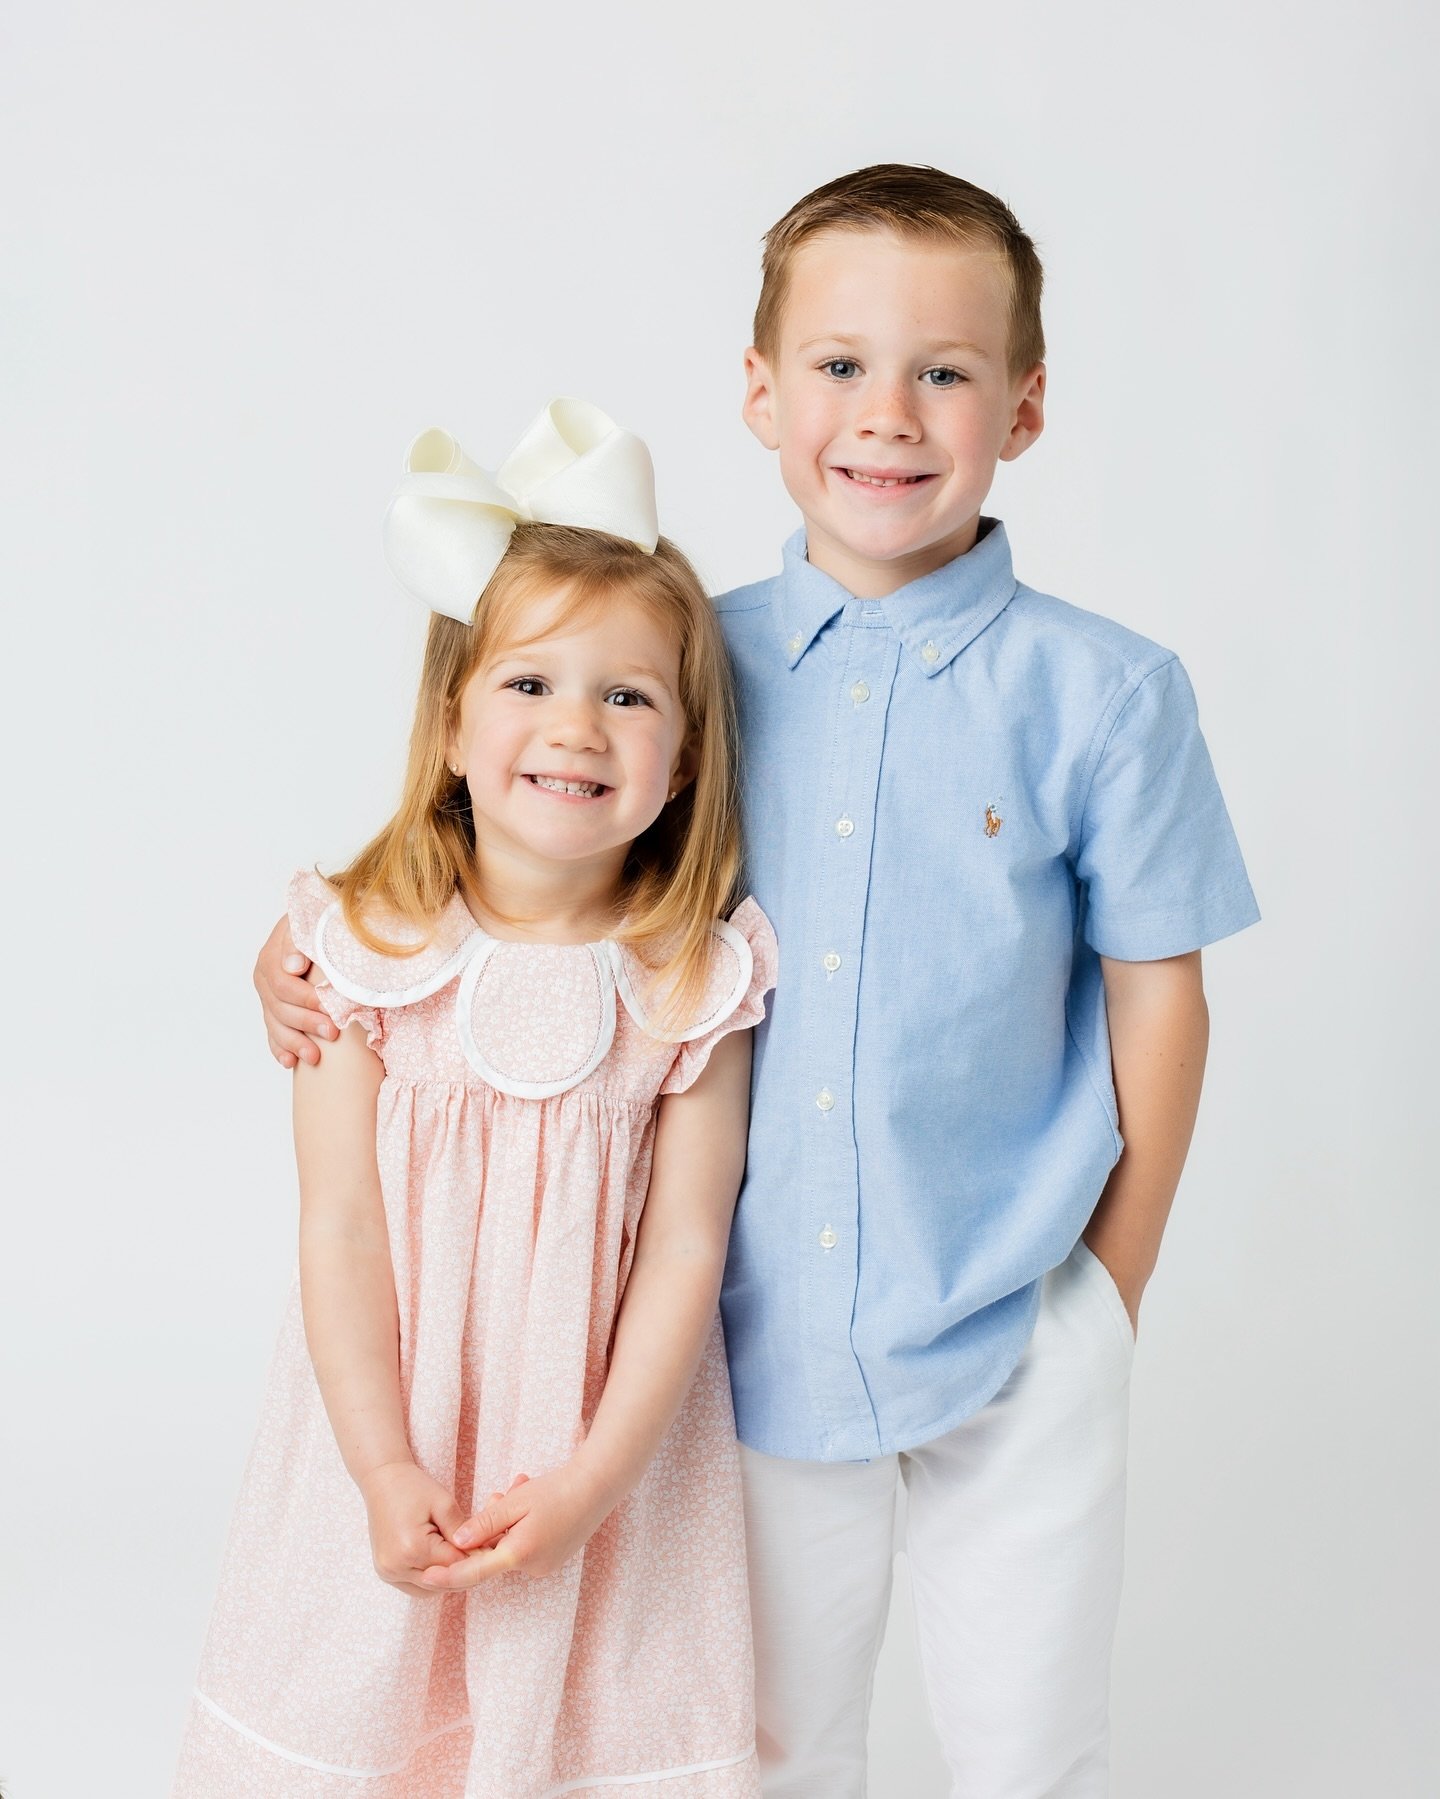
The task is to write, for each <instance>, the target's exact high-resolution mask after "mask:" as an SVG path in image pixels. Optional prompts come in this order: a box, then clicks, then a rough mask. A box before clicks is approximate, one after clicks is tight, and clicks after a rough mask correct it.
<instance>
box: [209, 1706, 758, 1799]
mask: <svg viewBox="0 0 1440 1799" xmlns="http://www.w3.org/2000/svg"><path fill="white" fill-rule="evenodd" d="M195 1697H196V1699H197V1700H198V1701H199V1702H200V1704H201V1705H203V1706H204V1707H205V1709H206V1711H208V1712H210V1713H211V1714H212V1715H213V1716H214V1717H216V1718H217V1719H218V1720H219V1721H220V1723H222V1724H225V1725H227V1726H228V1727H229V1728H230V1729H231V1730H233V1731H236V1732H238V1733H239V1735H241V1736H242V1737H248V1738H249V1739H250V1741H251V1742H252V1743H256V1744H258V1745H259V1747H260V1748H262V1749H268V1750H269V1751H270V1753H271V1754H272V1755H278V1756H280V1757H281V1759H282V1760H284V1761H287V1762H295V1763H296V1764H297V1765H298V1766H300V1767H302V1768H313V1769H314V1770H315V1771H316V1773H317V1774H338V1775H340V1777H341V1778H342V1779H345V1780H383V1779H384V1778H385V1776H386V1775H387V1774H403V1773H404V1772H405V1770H406V1768H407V1767H409V1765H410V1763H411V1762H412V1761H413V1760H414V1759H415V1756H416V1755H417V1754H418V1753H419V1751H420V1750H422V1749H424V1748H427V1747H428V1746H429V1745H430V1744H431V1743H433V1742H436V1741H438V1739H439V1738H441V1737H447V1736H449V1735H450V1734H451V1732H452V1731H456V1730H471V1729H473V1728H474V1725H473V1723H472V1721H471V1720H470V1719H469V1718H456V1719H455V1720H454V1722H453V1723H450V1724H442V1725H441V1726H440V1728H439V1729H438V1730H431V1731H428V1732H427V1733H426V1734H425V1735H424V1736H423V1737H420V1738H419V1739H417V1741H416V1743H415V1747H414V1748H413V1749H412V1750H411V1751H410V1753H409V1755H407V1756H406V1757H405V1759H404V1760H403V1761H398V1762H392V1763H391V1764H390V1765H389V1766H388V1767H385V1768H337V1767H336V1766H335V1764H334V1763H333V1762H322V1761H316V1760H315V1758H314V1756H311V1755H299V1754H297V1753H296V1751H295V1750H293V1749H285V1748H282V1747H281V1745H280V1744H279V1743H272V1742H271V1741H270V1739H269V1737H262V1736H261V1735H260V1733H259V1731H256V1730H251V1729H250V1727H249V1726H248V1725H246V1724H242V1723H241V1722H240V1720H239V1719H238V1718H232V1717H231V1716H230V1714H229V1712H227V1711H224V1710H222V1709H221V1707H220V1706H218V1705H216V1703H215V1701H214V1700H213V1699H211V1698H209V1697H208V1696H207V1695H206V1694H204V1693H202V1692H201V1691H200V1689H199V1687H196V1689H195ZM754 1753H755V1751H754V1748H753V1747H751V1748H748V1749H742V1750H741V1751H740V1753H739V1755H726V1756H722V1757H720V1758H719V1759H718V1760H716V1761H708V1762H691V1763H690V1765H689V1766H688V1767H685V1768H657V1769H656V1770H655V1771H654V1772H653V1773H648V1774H586V1775H583V1776H582V1777H581V1778H580V1779H579V1780H565V1781H562V1782H561V1783H560V1785H559V1786H551V1787H546V1788H545V1790H544V1792H542V1793H537V1794H536V1795H535V1799H563V1795H564V1794H566V1793H579V1792H583V1791H584V1789H585V1788H586V1787H631V1786H639V1785H641V1783H642V1782H644V1781H647V1780H681V1779H683V1778H684V1777H685V1776H686V1775H687V1774H713V1773H718V1772H719V1771H720V1770H721V1769H722V1768H737V1767H739V1765H740V1763H741V1762H743V1761H745V1760H746V1759H747V1758H748V1757H749V1756H752V1755H753V1754H754Z"/></svg>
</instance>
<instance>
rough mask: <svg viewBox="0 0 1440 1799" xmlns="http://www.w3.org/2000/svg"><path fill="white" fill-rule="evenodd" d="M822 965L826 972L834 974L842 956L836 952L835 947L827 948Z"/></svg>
mask: <svg viewBox="0 0 1440 1799" xmlns="http://www.w3.org/2000/svg"><path fill="white" fill-rule="evenodd" d="M820 965H821V967H822V968H823V969H824V970H825V972H826V974H834V972H835V970H836V969H837V968H838V967H839V966H840V958H839V956H837V955H836V954H835V952H834V950H833V949H832V950H826V952H825V955H824V956H823V958H822V959H821V964H820Z"/></svg>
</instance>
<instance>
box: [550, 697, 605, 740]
mask: <svg viewBox="0 0 1440 1799" xmlns="http://www.w3.org/2000/svg"><path fill="white" fill-rule="evenodd" d="M545 725H546V729H545V738H546V741H547V742H548V743H549V744H550V746H551V748H552V749H557V750H559V749H563V750H603V749H604V748H605V721H604V718H603V717H602V715H601V708H600V707H599V706H598V705H595V704H593V703H592V702H591V701H589V700H556V701H555V702H554V704H553V705H552V707H551V708H550V716H549V717H548V718H547V719H546V721H545Z"/></svg>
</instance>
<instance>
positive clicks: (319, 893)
mask: <svg viewBox="0 0 1440 1799" xmlns="http://www.w3.org/2000/svg"><path fill="white" fill-rule="evenodd" d="M339 899H340V895H339V894H338V893H337V892H336V891H335V889H334V888H333V887H332V886H331V885H330V883H329V882H328V881H324V880H322V879H321V878H320V876H319V875H318V874H316V873H315V871H314V869H313V868H302V869H299V870H298V871H297V872H296V873H295V874H294V875H292V876H291V878H290V885H289V888H288V889H287V890H286V894H285V910H286V912H287V914H288V915H289V920H290V935H291V936H292V937H293V938H294V939H295V947H296V949H298V950H299V951H300V953H301V955H302V956H308V957H309V958H310V960H311V961H312V962H315V963H316V965H317V972H316V978H315V982H314V986H315V997H316V999H317V1000H319V1002H320V1004H321V1006H322V1007H323V1008H324V1010H325V1012H326V1014H327V1015H328V1017H329V1018H330V1019H331V1021H332V1022H333V1023H334V1025H335V1027H336V1029H337V1030H341V1031H343V1030H344V1029H345V1027H346V1025H347V1024H358V1025H359V1026H360V1027H361V1029H362V1030H363V1031H364V1032H365V1041H366V1043H368V1044H369V1046H370V1047H371V1049H378V1048H379V1046H380V1044H381V1043H382V1042H383V1041H384V1037H385V1015H384V1013H383V1012H382V1011H381V1010H380V1008H379V1007H377V1006H373V1005H365V1004H362V1003H361V1002H360V1001H358V1000H354V999H350V998H348V997H347V996H346V995H345V994H343V993H341V992H340V990H339V989H338V988H336V987H334V986H332V985H331V983H330V981H329V979H328V978H327V977H326V975H325V972H324V970H323V969H322V968H320V967H319V961H318V958H317V956H316V954H315V946H316V937H317V934H318V927H319V924H320V920H321V918H323V917H324V915H325V913H326V912H328V911H329V909H330V907H331V906H333V905H336V904H337V903H338V902H339Z"/></svg>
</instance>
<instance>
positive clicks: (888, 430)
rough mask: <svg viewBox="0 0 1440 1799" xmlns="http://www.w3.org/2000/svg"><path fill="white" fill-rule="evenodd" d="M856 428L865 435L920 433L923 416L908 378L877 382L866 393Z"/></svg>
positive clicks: (891, 436) (898, 435) (910, 436)
mask: <svg viewBox="0 0 1440 1799" xmlns="http://www.w3.org/2000/svg"><path fill="white" fill-rule="evenodd" d="M855 428H856V430H857V431H858V432H859V434H860V435H861V436H862V437H885V438H897V437H898V438H902V439H905V440H910V439H913V438H917V437H919V435H920V419H919V415H918V413H917V412H916V409H915V403H914V397H913V395H912V393H911V390H910V384H909V382H908V381H886V382H875V383H874V384H872V385H871V386H870V388H869V389H868V391H867V392H866V393H865V395H864V396H863V402H862V405H861V407H860V411H859V415H858V417H857V418H856V421H855Z"/></svg>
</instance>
